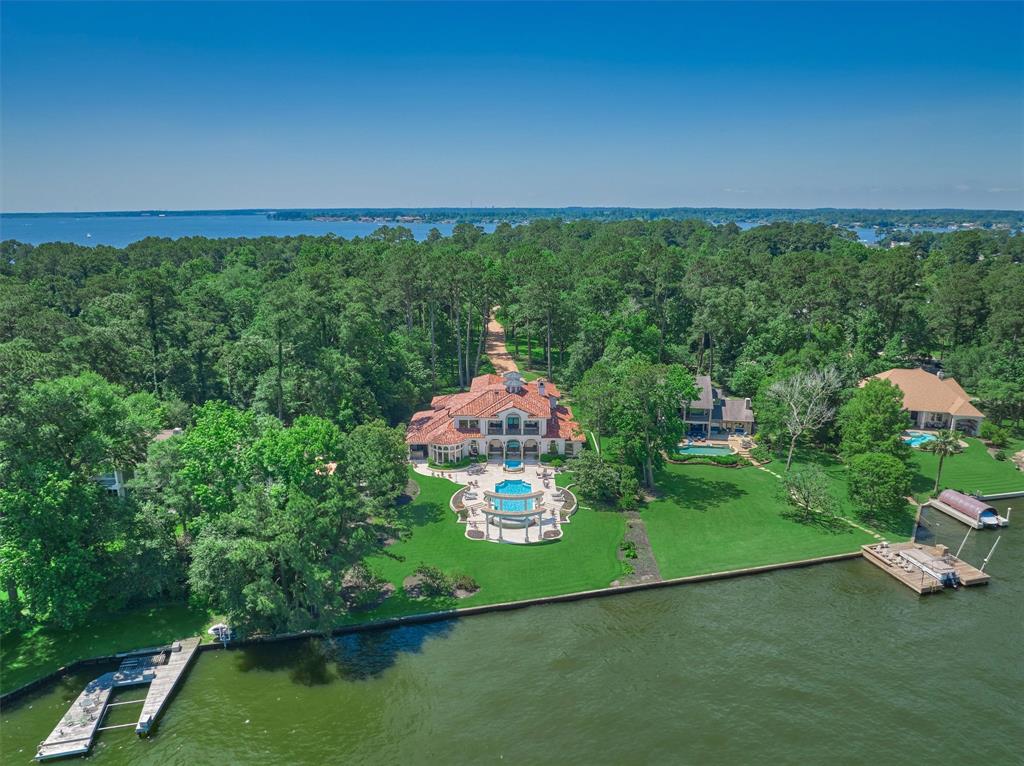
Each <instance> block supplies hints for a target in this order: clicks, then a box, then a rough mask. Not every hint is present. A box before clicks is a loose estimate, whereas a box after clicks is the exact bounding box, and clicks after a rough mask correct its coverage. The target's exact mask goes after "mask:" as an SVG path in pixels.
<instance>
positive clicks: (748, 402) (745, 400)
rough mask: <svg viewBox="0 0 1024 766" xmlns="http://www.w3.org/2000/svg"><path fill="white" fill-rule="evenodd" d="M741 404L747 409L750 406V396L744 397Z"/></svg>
mask: <svg viewBox="0 0 1024 766" xmlns="http://www.w3.org/2000/svg"><path fill="white" fill-rule="evenodd" d="M743 406H744V408H746V409H748V410H749V409H750V408H751V407H750V397H749V396H748V397H747V398H746V399H744V400H743Z"/></svg>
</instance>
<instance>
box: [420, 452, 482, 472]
mask: <svg viewBox="0 0 1024 766" xmlns="http://www.w3.org/2000/svg"><path fill="white" fill-rule="evenodd" d="M486 462H487V456H486V455H473V456H472V457H464V458H462V459H461V460H456V461H455V462H453V463H436V462H434V461H433V460H428V461H427V465H428V466H430V467H431V468H435V469H437V470H438V471H457V470H459V469H460V468H465V467H466V466H468V465H471V464H472V463H486Z"/></svg>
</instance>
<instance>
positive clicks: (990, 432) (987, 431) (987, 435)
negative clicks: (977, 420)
mask: <svg viewBox="0 0 1024 766" xmlns="http://www.w3.org/2000/svg"><path fill="white" fill-rule="evenodd" d="M981 438H982V439H984V440H985V441H987V442H988V443H989V444H991V445H992V446H993V447H1005V446H1006V445H1007V444H1009V443H1010V432H1009V431H1007V430H1006V429H1005V428H1000V427H999V426H997V425H996V424H995V423H992V422H989V421H988V420H985V421H983V422H982V424H981Z"/></svg>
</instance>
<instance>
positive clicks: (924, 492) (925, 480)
mask: <svg viewBox="0 0 1024 766" xmlns="http://www.w3.org/2000/svg"><path fill="white" fill-rule="evenodd" d="M911 470H912V471H913V472H914V475H913V476H911V477H910V492H911V494H912V495H913V496H914V497H922V496H928V497H930V496H931V494H932V490H933V489H935V477H934V476H932V477H928V476H926V475H925V474H924V473H922V472H921V471H920V470H919V469H918V467H917V466H916V465H913V464H912V465H911Z"/></svg>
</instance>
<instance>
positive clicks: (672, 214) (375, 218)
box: [0, 206, 1024, 229]
mask: <svg viewBox="0 0 1024 766" xmlns="http://www.w3.org/2000/svg"><path fill="white" fill-rule="evenodd" d="M251 215H263V216H266V217H267V219H268V220H272V221H317V222H346V221H351V222H356V223H376V224H397V225H403V224H430V223H438V224H449V225H450V224H457V223H473V224H480V223H511V224H520V223H526V222H529V221H532V220H538V219H551V218H560V219H562V220H567V221H581V220H589V221H602V222H603V221H625V220H646V221H653V220H659V219H668V220H684V219H700V220H704V221H708V222H709V223H713V224H727V223H746V224H755V225H763V224H770V223H778V222H790V223H798V222H799V223H826V224H833V225H839V226H851V227H861V228H922V227H928V226H941V227H957V228H959V227H965V228H986V229H991V228H997V229H1019V228H1024V211H1020V210H972V209H965V208H921V209H884V208H879V209H867V208H725V207H669V208H633V207H576V206H570V207H503V208H482V207H409V208H293V209H282V208H239V209H233V210H116V211H115V210H111V211H89V212H45V213H26V212H14V213H0V216H2V217H4V218H10V219H15V218H42V217H62V216H63V217H67V216H73V217H76V218H118V217H166V218H172V217H173V218H177V217H185V216H192V217H194V216H251Z"/></svg>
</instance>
